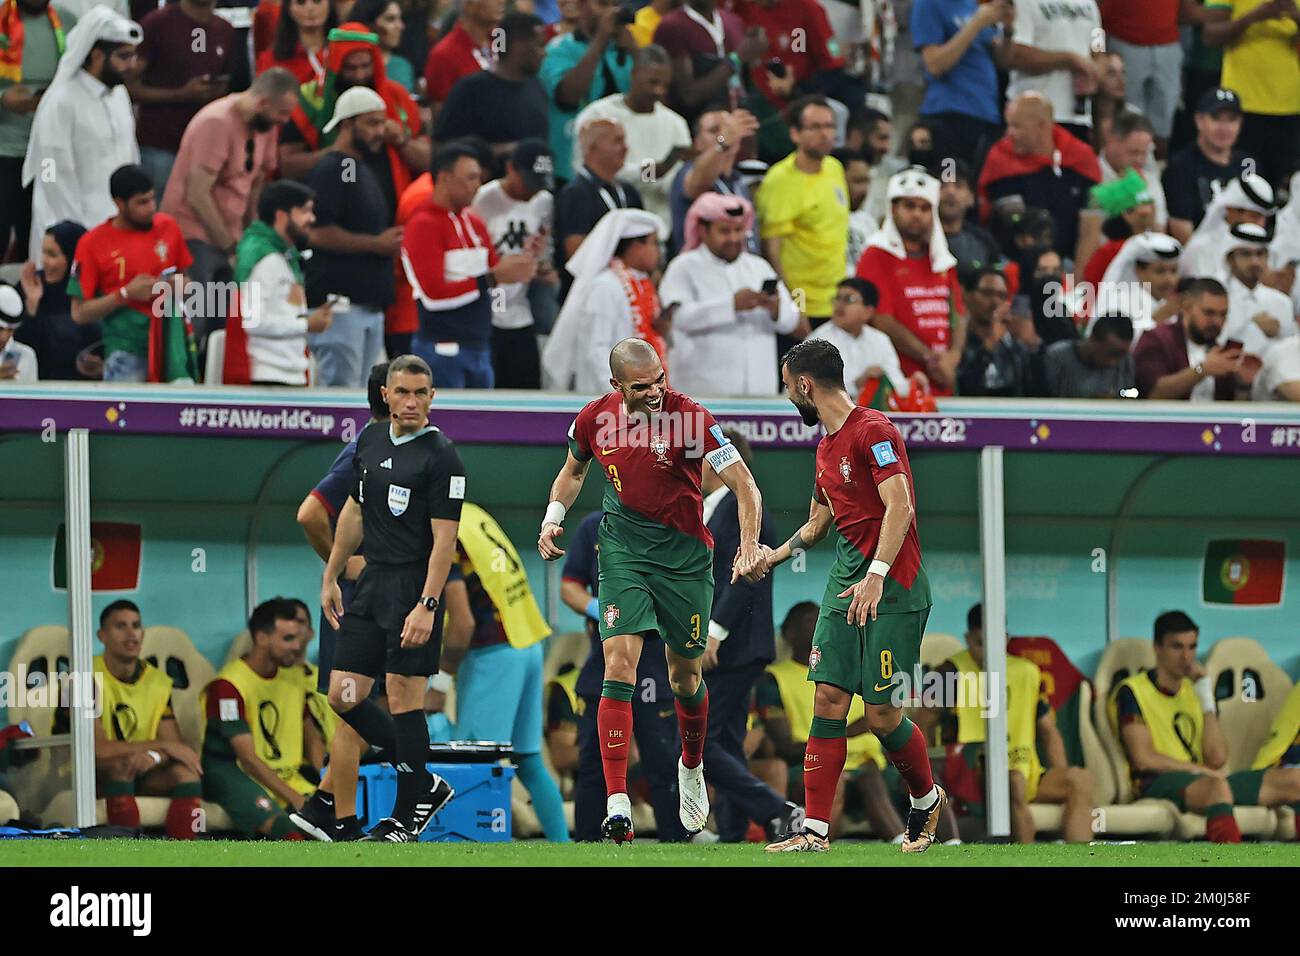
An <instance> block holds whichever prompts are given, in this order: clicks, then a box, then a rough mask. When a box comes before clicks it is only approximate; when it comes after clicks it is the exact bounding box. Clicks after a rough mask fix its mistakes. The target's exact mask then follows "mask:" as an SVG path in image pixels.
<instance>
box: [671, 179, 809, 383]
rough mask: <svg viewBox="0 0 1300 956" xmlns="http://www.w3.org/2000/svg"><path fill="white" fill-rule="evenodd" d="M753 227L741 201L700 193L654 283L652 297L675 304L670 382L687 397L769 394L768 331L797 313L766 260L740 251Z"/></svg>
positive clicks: (787, 326) (773, 370) (791, 324)
mask: <svg viewBox="0 0 1300 956" xmlns="http://www.w3.org/2000/svg"><path fill="white" fill-rule="evenodd" d="M753 228H754V207H753V206H752V205H751V204H750V202H749V200H748V199H745V198H744V197H742V196H730V195H724V194H723V193H716V192H706V193H702V194H701V195H700V197H699V198H698V199H696V200H695V202H694V203H692V204H691V208H690V210H689V211H688V212H687V214H686V228H685V231H684V234H685V239H686V241H685V244H684V245H683V247H682V248H683V252H682V254H681V255H679V256H677V258H675V259H673V260H672V262H670V263H668V268H667V270H666V271H665V272H664V277H663V281H662V282H661V283H660V284H659V298H660V299H661V300H662V301H663V302H666V303H669V304H676V305H677V306H678V308H677V311H676V313H675V314H674V317H673V340H672V348H671V350H670V351H669V358H668V364H669V367H670V368H671V369H672V377H673V378H672V382H673V388H675V389H677V390H678V391H680V392H684V393H685V394H687V395H690V396H692V397H699V396H704V395H710V396H712V395H726V396H732V395H758V396H771V395H775V394H776V393H777V390H778V389H777V364H776V355H777V353H776V336H777V334H778V333H781V334H789V333H790V332H792V331H793V330H794V328H795V325H796V324H797V323H798V321H799V312H798V310H797V309H796V308H795V305H794V301H793V299H792V298H791V296H790V291H789V290H788V289H787V288H786V287H785V285H784V284H783V283H782V282H781V280H780V279H779V278H778V277H777V274H776V270H775V269H773V268H772V264H771V263H770V262H768V261H767V260H766V259H764V258H763V257H762V256H758V255H755V254H754V253H752V252H750V251H748V248H747V244H748V241H749V236H750V233H751V232H753Z"/></svg>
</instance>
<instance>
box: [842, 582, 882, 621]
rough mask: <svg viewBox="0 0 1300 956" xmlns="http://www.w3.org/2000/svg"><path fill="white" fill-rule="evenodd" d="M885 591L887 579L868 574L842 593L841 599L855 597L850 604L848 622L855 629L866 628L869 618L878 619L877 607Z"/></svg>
mask: <svg viewBox="0 0 1300 956" xmlns="http://www.w3.org/2000/svg"><path fill="white" fill-rule="evenodd" d="M884 589H885V579H884V578H883V577H881V576H880V575H879V574H868V575H867V576H866V577H865V578H863V579H862V580H861V581H859V582H858V583H857V584H855V585H853V587H851V588H845V589H844V590H843V591H841V592H840V595H839V596H840V597H848V596H849V595H852V596H853V600H852V601H851V602H850V603H849V613H848V614H847V615H846V617H847V619H848V622H849V623H850V624H851V625H853V626H854V627H865V626H866V623H867V618H868V616H869V617H870V618H871V620H873V621H874V620H875V619H876V606H877V605H878V604H879V603H880V596H881V594H882V593H883V592H884Z"/></svg>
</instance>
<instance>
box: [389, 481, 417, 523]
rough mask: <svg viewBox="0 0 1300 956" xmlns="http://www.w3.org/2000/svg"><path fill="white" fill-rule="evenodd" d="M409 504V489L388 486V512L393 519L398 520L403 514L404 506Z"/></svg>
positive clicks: (399, 486) (404, 511)
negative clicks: (391, 514)
mask: <svg viewBox="0 0 1300 956" xmlns="http://www.w3.org/2000/svg"><path fill="white" fill-rule="evenodd" d="M410 503H411V489H410V488H403V487H402V486H401V485H389V486H388V510H389V511H391V512H392V513H393V517H394V518H400V517H401V516H402V515H403V514H405V513H406V506H407V505H409V504H410Z"/></svg>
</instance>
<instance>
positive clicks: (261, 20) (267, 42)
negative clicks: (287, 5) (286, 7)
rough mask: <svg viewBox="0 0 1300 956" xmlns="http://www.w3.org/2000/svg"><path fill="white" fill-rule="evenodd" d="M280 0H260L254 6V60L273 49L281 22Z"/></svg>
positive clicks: (281, 7)
mask: <svg viewBox="0 0 1300 956" xmlns="http://www.w3.org/2000/svg"><path fill="white" fill-rule="evenodd" d="M282 9H283V6H282V4H281V2H280V0H258V3H257V6H256V7H254V8H253V62H254V63H256V62H257V61H258V60H259V59H261V56H262V54H263V53H264V52H265V51H267V50H269V49H271V44H272V43H273V42H275V28H276V26H277V25H278V24H279V23H280V11H281V10H282Z"/></svg>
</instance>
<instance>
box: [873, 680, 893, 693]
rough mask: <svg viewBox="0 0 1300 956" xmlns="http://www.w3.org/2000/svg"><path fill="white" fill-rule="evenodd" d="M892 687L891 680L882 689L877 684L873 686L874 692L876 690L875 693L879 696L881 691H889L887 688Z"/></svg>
mask: <svg viewBox="0 0 1300 956" xmlns="http://www.w3.org/2000/svg"><path fill="white" fill-rule="evenodd" d="M893 686H894V682H893V681H892V680H891V681H890V682H889V683H888V684H886V685H885V686H884V687H881V686H880V685H879V684H877V685H876V686H875V690H876V693H877V694H879V693H880V692H881V691H886V690H889V688H891V687H893Z"/></svg>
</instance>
